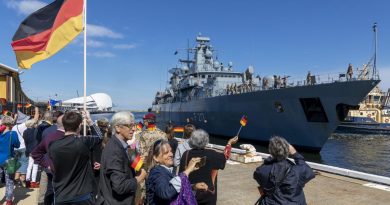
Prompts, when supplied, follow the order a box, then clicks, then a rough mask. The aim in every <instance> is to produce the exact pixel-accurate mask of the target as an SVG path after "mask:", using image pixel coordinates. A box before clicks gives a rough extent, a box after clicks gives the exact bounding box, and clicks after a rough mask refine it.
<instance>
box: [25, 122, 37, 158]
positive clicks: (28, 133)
mask: <svg viewBox="0 0 390 205" xmlns="http://www.w3.org/2000/svg"><path fill="white" fill-rule="evenodd" d="M35 132H36V129H35V128H27V129H26V130H25V131H24V132H23V139H24V144H25V145H26V157H29V156H30V153H31V152H32V151H33V149H34V148H35V147H36V146H37V145H38V141H37V139H36V138H35Z"/></svg>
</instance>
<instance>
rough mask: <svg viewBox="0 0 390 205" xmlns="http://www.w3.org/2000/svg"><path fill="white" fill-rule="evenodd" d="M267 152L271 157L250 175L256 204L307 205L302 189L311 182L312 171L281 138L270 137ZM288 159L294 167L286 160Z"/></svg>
mask: <svg viewBox="0 0 390 205" xmlns="http://www.w3.org/2000/svg"><path fill="white" fill-rule="evenodd" d="M268 150H269V153H270V154H271V156H270V157H269V158H267V159H266V160H264V163H263V164H262V165H260V166H259V167H257V169H256V171H255V172H254V173H253V178H254V179H255V180H256V181H257V183H258V184H259V185H260V187H259V191H260V195H261V197H260V199H259V200H258V202H257V203H256V204H261V205H268V204H283V205H285V204H287V205H289V204H294V205H295V204H299V205H306V200H305V195H304V193H303V187H304V186H305V184H306V183H307V182H309V181H310V180H311V179H313V178H314V172H313V170H312V169H311V168H310V167H309V165H307V164H306V162H305V160H304V158H303V157H302V155H300V154H299V153H298V152H297V151H296V150H295V148H294V147H293V146H291V145H290V144H289V143H288V142H287V141H286V140H285V139H284V138H282V137H277V136H276V137H272V138H271V139H270V142H269V146H268ZM289 155H290V157H291V158H293V159H294V161H295V163H293V162H292V161H290V160H289V159H287V157H288V156H289Z"/></svg>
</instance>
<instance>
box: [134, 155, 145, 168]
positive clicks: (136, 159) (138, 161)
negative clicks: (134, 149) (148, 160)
mask: <svg viewBox="0 0 390 205" xmlns="http://www.w3.org/2000/svg"><path fill="white" fill-rule="evenodd" d="M143 164H144V162H143V161H142V159H141V155H139V154H137V155H135V157H134V159H133V162H132V163H131V167H132V168H133V169H134V170H135V171H136V172H138V171H139V170H140V169H141V167H142V165H143Z"/></svg>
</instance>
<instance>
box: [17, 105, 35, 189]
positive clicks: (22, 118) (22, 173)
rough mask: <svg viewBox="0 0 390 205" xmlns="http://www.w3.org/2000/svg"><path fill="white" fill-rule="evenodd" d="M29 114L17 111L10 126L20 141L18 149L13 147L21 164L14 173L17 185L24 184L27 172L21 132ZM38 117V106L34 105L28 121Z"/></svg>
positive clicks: (26, 158)
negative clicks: (31, 115)
mask: <svg viewBox="0 0 390 205" xmlns="http://www.w3.org/2000/svg"><path fill="white" fill-rule="evenodd" d="M29 118H30V117H29V116H27V115H25V114H23V113H22V112H20V111H18V114H17V115H16V125H15V126H13V127H12V131H15V132H16V133H17V135H18V139H19V142H20V147H19V148H18V149H15V152H16V154H17V155H18V156H20V157H19V159H18V161H19V162H20V164H21V166H20V168H19V169H18V170H17V171H16V173H15V181H17V182H18V185H21V186H24V187H25V186H26V173H27V166H28V156H27V155H26V143H25V142H24V139H23V133H24V131H26V130H27V126H26V122H27V121H29ZM38 118H39V109H38V107H35V114H34V118H33V119H31V120H30V121H33V123H36V122H38Z"/></svg>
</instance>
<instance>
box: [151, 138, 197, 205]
mask: <svg viewBox="0 0 390 205" xmlns="http://www.w3.org/2000/svg"><path fill="white" fill-rule="evenodd" d="M147 160H148V163H147V164H148V165H149V170H150V172H149V176H148V179H147V180H146V199H147V204H149V205H155V204H158V205H164V204H171V203H173V202H174V203H175V204H180V205H181V204H189V205H193V204H196V200H195V197H194V195H193V194H192V188H191V184H190V182H189V180H188V176H189V175H190V173H191V172H192V171H194V170H197V169H198V168H197V167H196V164H197V163H198V162H199V161H200V158H192V159H190V162H189V164H188V166H187V167H186V169H185V170H184V171H183V172H182V173H180V174H179V175H178V176H175V173H174V172H173V154H172V149H171V146H170V145H169V142H168V141H166V140H157V141H156V142H155V143H154V144H153V146H152V147H151V149H150V150H149V155H148V159H147Z"/></svg>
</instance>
